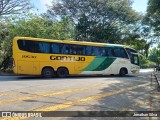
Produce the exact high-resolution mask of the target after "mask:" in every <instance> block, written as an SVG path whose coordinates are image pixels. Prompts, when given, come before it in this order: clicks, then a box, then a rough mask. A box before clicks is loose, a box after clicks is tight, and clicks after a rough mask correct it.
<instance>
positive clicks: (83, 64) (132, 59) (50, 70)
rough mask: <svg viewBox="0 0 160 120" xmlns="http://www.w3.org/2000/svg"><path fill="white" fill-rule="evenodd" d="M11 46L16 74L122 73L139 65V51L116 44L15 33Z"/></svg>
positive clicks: (137, 71) (131, 71)
mask: <svg viewBox="0 0 160 120" xmlns="http://www.w3.org/2000/svg"><path fill="white" fill-rule="evenodd" d="M12 49H13V71H14V73H15V74H19V75H42V76H43V77H54V76H58V77H61V78H64V77H67V76H68V75H98V74H100V75H111V74H119V75H121V76H124V75H126V74H136V73H139V69H140V67H139V57H138V52H137V51H136V50H134V49H132V48H130V47H127V46H125V45H119V44H107V43H96V42H85V41H68V40H52V39H42V38H31V37H15V38H14V39H13V47H12Z"/></svg>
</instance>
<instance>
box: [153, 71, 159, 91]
mask: <svg viewBox="0 0 160 120" xmlns="http://www.w3.org/2000/svg"><path fill="white" fill-rule="evenodd" d="M153 75H154V77H155V78H156V82H157V84H158V91H159V92H160V78H158V77H157V74H156V73H155V72H153Z"/></svg>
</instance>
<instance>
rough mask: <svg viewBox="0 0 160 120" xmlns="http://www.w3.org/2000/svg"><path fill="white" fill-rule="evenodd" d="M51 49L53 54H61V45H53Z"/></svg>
mask: <svg viewBox="0 0 160 120" xmlns="http://www.w3.org/2000/svg"><path fill="white" fill-rule="evenodd" d="M51 49H52V53H53V54H59V53H60V44H57V43H52V44H51Z"/></svg>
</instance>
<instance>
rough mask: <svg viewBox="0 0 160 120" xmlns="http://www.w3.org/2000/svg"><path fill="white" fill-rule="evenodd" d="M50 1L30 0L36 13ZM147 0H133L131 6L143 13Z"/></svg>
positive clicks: (43, 8)
mask: <svg viewBox="0 0 160 120" xmlns="http://www.w3.org/2000/svg"><path fill="white" fill-rule="evenodd" d="M51 1H52V0H31V2H32V4H33V5H34V7H35V10H36V11H37V12H38V13H43V12H46V10H47V7H46V5H51ZM147 1H148V0H134V3H133V5H132V8H133V9H135V10H136V11H137V12H141V13H145V12H146V8H147Z"/></svg>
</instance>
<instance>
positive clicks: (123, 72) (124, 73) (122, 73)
mask: <svg viewBox="0 0 160 120" xmlns="http://www.w3.org/2000/svg"><path fill="white" fill-rule="evenodd" d="M119 75H120V76H125V75H126V69H125V68H121V69H120V71H119Z"/></svg>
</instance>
